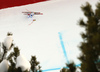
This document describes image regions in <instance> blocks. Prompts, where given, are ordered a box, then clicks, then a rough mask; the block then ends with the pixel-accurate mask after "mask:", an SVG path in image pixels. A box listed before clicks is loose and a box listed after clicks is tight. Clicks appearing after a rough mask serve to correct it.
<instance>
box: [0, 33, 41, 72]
mask: <svg viewBox="0 0 100 72" xmlns="http://www.w3.org/2000/svg"><path fill="white" fill-rule="evenodd" d="M12 35H13V34H12V33H8V34H7V37H6V38H5V40H4V42H2V43H0V72H41V71H42V70H41V67H40V66H39V62H38V61H37V58H36V56H32V57H31V60H30V61H28V60H27V59H26V58H25V57H24V56H23V55H21V54H20V50H19V48H18V47H15V46H14V44H13V39H12Z"/></svg>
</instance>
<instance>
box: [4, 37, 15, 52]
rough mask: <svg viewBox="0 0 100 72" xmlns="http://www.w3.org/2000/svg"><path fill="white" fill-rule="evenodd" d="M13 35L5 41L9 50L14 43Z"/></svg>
mask: <svg viewBox="0 0 100 72" xmlns="http://www.w3.org/2000/svg"><path fill="white" fill-rule="evenodd" d="M12 41H13V39H12V36H7V37H6V38H5V40H4V42H3V44H4V46H5V47H6V48H7V50H9V48H10V47H11V44H12Z"/></svg>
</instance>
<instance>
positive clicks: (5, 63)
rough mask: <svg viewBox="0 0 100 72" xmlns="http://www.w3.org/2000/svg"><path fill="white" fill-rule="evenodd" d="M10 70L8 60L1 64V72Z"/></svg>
mask: <svg viewBox="0 0 100 72" xmlns="http://www.w3.org/2000/svg"><path fill="white" fill-rule="evenodd" d="M8 68H9V65H8V61H7V60H6V59H4V60H3V61H2V62H1V63H0V72H7V71H8Z"/></svg>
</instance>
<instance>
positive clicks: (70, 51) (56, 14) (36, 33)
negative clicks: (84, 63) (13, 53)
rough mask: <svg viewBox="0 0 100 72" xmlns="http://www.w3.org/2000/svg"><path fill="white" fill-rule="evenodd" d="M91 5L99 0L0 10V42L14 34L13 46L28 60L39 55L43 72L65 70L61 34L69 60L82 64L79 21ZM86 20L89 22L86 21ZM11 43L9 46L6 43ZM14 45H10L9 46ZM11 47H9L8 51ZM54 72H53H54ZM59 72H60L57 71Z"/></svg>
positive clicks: (55, 0)
mask: <svg viewBox="0 0 100 72" xmlns="http://www.w3.org/2000/svg"><path fill="white" fill-rule="evenodd" d="M86 1H88V2H89V3H90V4H92V5H93V9H95V7H94V5H95V4H96V3H97V1H98V0H52V1H46V2H40V3H36V4H29V5H25V6H20V7H13V8H8V9H2V10H0V41H2V39H4V37H5V36H6V34H7V32H12V33H13V38H14V43H16V45H17V46H18V47H19V48H20V51H21V53H22V54H24V55H25V56H26V57H27V58H28V60H30V57H31V55H36V57H37V60H38V61H40V65H41V66H42V69H43V70H46V69H53V68H62V67H64V66H65V63H66V59H65V57H64V54H63V50H62V48H61V44H60V39H59V35H58V32H61V33H62V37H63V41H64V45H65V49H66V52H67V56H68V60H74V62H75V63H76V64H79V63H80V61H79V60H78V59H77V57H78V56H79V53H80V51H79V49H78V47H77V46H78V45H79V43H80V41H82V39H81V36H80V32H81V31H83V30H84V29H82V28H80V27H79V26H78V25H77V24H78V20H79V19H80V18H81V17H82V18H83V17H84V15H83V12H82V11H81V8H80V6H81V5H82V4H84V3H85V2H86ZM26 9H28V10H30V11H36V12H42V13H43V15H38V16H34V17H33V18H34V19H36V21H35V22H33V24H31V25H29V24H30V23H31V19H28V18H27V16H25V15H23V13H22V12H23V11H27V10H26ZM84 19H85V20H86V18H85V17H84ZM7 43H9V42H7ZM10 44H11V43H10ZM10 44H9V45H6V46H7V47H8V48H9V46H10ZM51 72H53V71H51ZM56 72H59V71H56Z"/></svg>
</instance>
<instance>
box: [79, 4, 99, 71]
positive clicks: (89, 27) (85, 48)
mask: <svg viewBox="0 0 100 72" xmlns="http://www.w3.org/2000/svg"><path fill="white" fill-rule="evenodd" d="M96 7H97V8H96V10H95V11H93V9H92V7H91V5H90V4H89V3H88V2H87V3H86V5H82V7H81V9H82V11H83V12H84V15H85V17H86V18H87V21H86V22H85V21H84V20H83V19H80V21H79V25H80V26H81V27H84V28H85V32H83V33H81V36H82V38H83V42H81V45H80V46H79V49H80V50H81V52H82V54H81V56H80V57H79V60H80V61H81V62H82V64H81V70H82V72H99V71H98V69H97V66H96V62H97V61H98V58H99V55H100V3H98V4H97V6H96Z"/></svg>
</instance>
